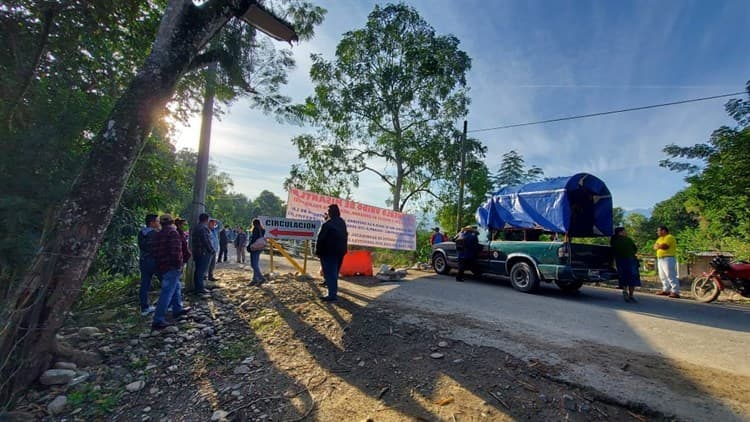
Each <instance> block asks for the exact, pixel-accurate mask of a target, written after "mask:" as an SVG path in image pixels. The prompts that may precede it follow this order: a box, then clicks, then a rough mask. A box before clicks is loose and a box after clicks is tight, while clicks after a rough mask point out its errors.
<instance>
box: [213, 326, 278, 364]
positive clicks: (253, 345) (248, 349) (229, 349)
mask: <svg viewBox="0 0 750 422" xmlns="http://www.w3.org/2000/svg"><path fill="white" fill-rule="evenodd" d="M266 328H268V326H267V325H260V324H259V325H258V329H260V330H263V329H266ZM253 329H254V330H255V331H256V332H257V331H258V330H256V329H255V327H253ZM257 350H258V342H257V341H255V340H254V339H249V338H245V339H239V340H235V341H233V342H230V343H229V344H226V345H225V347H223V348H222V349H220V350H219V357H220V358H221V359H222V361H225V362H226V361H235V360H238V359H242V358H246V357H248V356H249V355H251V354H253V353H255V352H256V351H257Z"/></svg>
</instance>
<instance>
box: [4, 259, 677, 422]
mask: <svg viewBox="0 0 750 422" xmlns="http://www.w3.org/2000/svg"><path fill="white" fill-rule="evenodd" d="M216 273H217V275H218V276H219V277H220V281H219V282H217V287H219V288H217V289H216V290H214V291H213V293H212V295H211V298H209V299H198V298H194V297H191V296H187V297H186V302H188V304H190V305H192V306H193V307H194V309H193V311H192V312H191V317H190V318H188V319H186V320H182V321H179V322H178V324H177V325H176V328H175V329H173V330H170V331H169V332H152V331H151V330H150V328H149V324H150V318H148V317H146V318H144V317H141V316H140V315H139V314H138V313H137V311H136V309H135V304H134V303H129V304H127V305H123V306H119V307H111V308H106V309H98V310H90V311H87V312H82V313H80V314H77V315H74V316H73V317H72V318H71V319H70V322H69V324H68V325H67V326H66V328H65V329H64V330H63V331H62V332H61V333H60V339H61V341H62V342H63V343H64V344H67V345H70V346H72V347H74V348H76V349H77V350H81V351H89V352H93V353H96V354H98V355H99V356H101V362H100V363H98V364H93V365H91V364H88V365H86V366H83V365H78V366H77V367H76V368H75V369H73V371H75V377H74V379H75V380H77V381H75V382H72V381H69V382H67V383H65V384H58V385H41V384H40V385H37V386H35V387H34V388H33V389H31V390H30V391H28V392H27V393H26V394H25V395H24V396H23V397H22V398H21V399H20V401H19V403H18V405H17V406H16V409H15V410H16V411H17V412H23V413H22V414H25V415H27V416H28V415H33V417H35V418H38V419H45V420H62V419H65V420H92V419H106V420H128V421H131V420H141V421H147V420H158V421H174V420H190V421H192V420H196V421H198V420H200V421H205V420H273V421H299V420H324V421H326V420H362V421H366V420H370V421H376V420H377V421H381V420H383V421H390V420H446V421H461V420H477V419H488V420H518V419H531V420H574V421H575V420H645V419H649V420H666V419H670V416H669V415H666V416H665V415H662V414H660V413H657V412H653V411H651V410H650V409H648V408H645V407H642V406H641V405H638V404H632V403H617V402H616V401H614V400H612V399H611V398H609V397H607V396H605V395H602V394H600V393H599V392H597V391H595V390H593V389H590V388H586V387H580V386H577V385H576V384H574V383H570V382H568V381H566V380H564V379H562V378H561V377H560V376H559V375H560V374H559V373H558V370H557V369H556V368H555V367H553V366H550V365H547V364H546V363H544V362H543V361H541V360H537V359H526V360H523V359H519V358H517V357H514V356H513V355H512V354H509V353H506V352H505V351H503V350H502V349H500V348H497V347H493V346H489V345H488V346H483V345H477V344H472V343H469V342H464V341H460V340H457V339H456V338H454V337H453V336H451V335H449V333H450V332H453V331H455V324H452V323H451V322H448V321H440V320H437V319H435V317H434V316H430V315H428V314H424V313H420V314H419V315H415V314H411V313H410V309H409V307H408V304H404V305H403V306H394V305H393V304H381V303H379V302H378V301H377V300H374V299H372V298H371V297H369V296H368V295H365V294H360V293H358V290H359V289H365V290H366V289H368V288H376V287H380V286H382V283H380V282H379V281H378V280H377V279H375V278H369V277H365V278H363V277H359V278H357V280H356V281H355V282H354V284H352V285H351V287H353V288H347V289H342V294H341V299H340V300H339V301H338V302H336V303H324V302H321V301H320V300H318V296H319V295H321V294H324V293H325V292H324V288H323V287H321V286H320V285H319V279H311V278H308V277H296V276H294V275H293V274H282V275H277V276H276V277H274V278H273V279H272V280H270V281H269V282H268V283H265V284H263V285H261V286H260V287H254V286H249V281H250V279H251V272H250V270H249V269H248V268H247V266H244V265H238V264H224V263H222V264H219V266H218V267H217V271H216ZM154 293H155V292H154ZM409 315H411V316H412V317H413V318H412V319H410V318H405V316H409ZM429 320H431V323H430V324H425V323H422V322H423V321H429ZM464 323H466V324H469V326H471V325H470V322H467V321H464V322H461V321H456V324H459V325H462V324H464ZM69 360H75V359H69ZM68 367H70V365H68ZM53 402H54V403H53Z"/></svg>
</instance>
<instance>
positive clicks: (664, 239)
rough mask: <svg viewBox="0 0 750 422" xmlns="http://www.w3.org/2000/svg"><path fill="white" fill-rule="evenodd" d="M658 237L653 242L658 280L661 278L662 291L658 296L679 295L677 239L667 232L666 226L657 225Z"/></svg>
mask: <svg viewBox="0 0 750 422" xmlns="http://www.w3.org/2000/svg"><path fill="white" fill-rule="evenodd" d="M657 233H659V238H658V239H656V242H654V250H655V251H656V262H657V268H658V269H659V280H661V285H662V291H661V292H659V293H657V295H659V296H669V297H672V298H679V297H680V281H679V280H678V279H677V258H675V255H676V254H677V241H676V240H675V238H674V236H672V235H671V234H669V229H668V228H667V227H666V226H659V229H658V230H657Z"/></svg>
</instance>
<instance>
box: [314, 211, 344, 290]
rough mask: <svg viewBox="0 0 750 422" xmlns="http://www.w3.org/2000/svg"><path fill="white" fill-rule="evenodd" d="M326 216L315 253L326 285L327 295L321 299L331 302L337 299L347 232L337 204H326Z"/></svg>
mask: <svg viewBox="0 0 750 422" xmlns="http://www.w3.org/2000/svg"><path fill="white" fill-rule="evenodd" d="M328 217H329V219H328V221H326V222H325V223H323V226H322V227H321V228H320V232H319V233H318V240H317V242H316V243H315V255H317V256H318V257H320V266H321V267H322V268H323V278H324V279H325V281H326V286H327V287H328V296H322V297H321V299H322V300H323V301H325V302H333V301H334V300H336V299H337V296H336V295H337V292H338V286H339V269H341V263H342V262H343V260H344V255H346V250H347V247H348V245H347V241H348V238H349V233H348V232H347V231H346V223H345V222H344V220H343V219H342V218H341V211H340V210H339V206H338V205H336V204H331V205H329V206H328Z"/></svg>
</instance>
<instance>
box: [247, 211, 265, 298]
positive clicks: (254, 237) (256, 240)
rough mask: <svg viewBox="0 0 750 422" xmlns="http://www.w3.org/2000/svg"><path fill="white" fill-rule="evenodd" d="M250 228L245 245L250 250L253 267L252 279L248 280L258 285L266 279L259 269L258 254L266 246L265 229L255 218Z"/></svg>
mask: <svg viewBox="0 0 750 422" xmlns="http://www.w3.org/2000/svg"><path fill="white" fill-rule="evenodd" d="M250 230H251V232H250V242H249V244H248V245H247V251H248V252H250V266H251V267H253V281H251V282H250V285H251V286H259V285H260V284H261V283H263V282H264V281H266V279H265V278H264V277H263V271H261V269H260V254H261V252H263V249H265V248H266V242H265V236H266V229H264V228H263V225H262V224H260V220H258V219H257V218H256V219H254V220H253V224H252V227H251V229H250ZM261 239H262V240H261ZM261 244H262V246H261Z"/></svg>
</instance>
